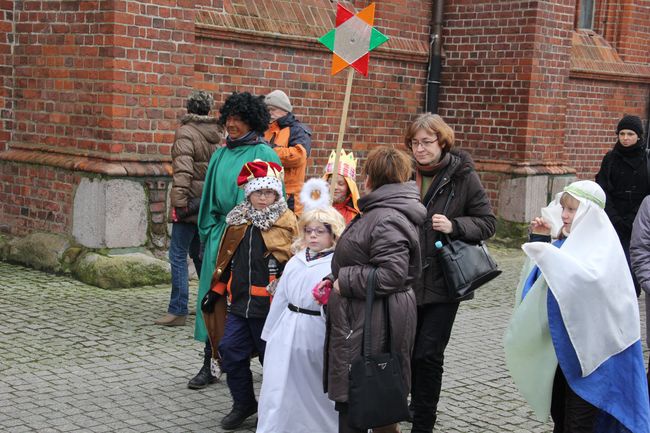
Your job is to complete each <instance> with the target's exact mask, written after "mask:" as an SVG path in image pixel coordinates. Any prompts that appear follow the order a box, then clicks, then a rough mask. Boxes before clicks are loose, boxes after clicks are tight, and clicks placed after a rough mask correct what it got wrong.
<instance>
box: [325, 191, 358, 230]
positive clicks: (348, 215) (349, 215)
mask: <svg viewBox="0 0 650 433" xmlns="http://www.w3.org/2000/svg"><path fill="white" fill-rule="evenodd" d="M351 201H352V199H351V198H350V197H348V199H347V200H345V201H344V202H341V203H334V204H333V205H332V207H333V208H334V209H336V210H337V211H339V213H340V214H341V215H343V219H344V220H345V225H348V224H350V221H352V220H353V219H354V217H355V216H357V215H359V214H360V213H361V212H359V211H358V210H356V209H355V208H353V207H352V206H350V205H351V204H352V203H351Z"/></svg>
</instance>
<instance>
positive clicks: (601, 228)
mask: <svg viewBox="0 0 650 433" xmlns="http://www.w3.org/2000/svg"><path fill="white" fill-rule="evenodd" d="M604 207H605V193H604V192H603V190H602V189H601V188H600V187H599V186H598V184H596V183H595V182H591V181H578V182H574V183H572V184H571V185H569V186H568V187H566V188H565V189H564V191H563V192H561V193H559V194H558V195H557V196H556V198H555V200H553V201H552V202H551V203H550V204H549V206H547V207H546V208H544V209H542V217H541V218H535V219H534V220H533V222H532V223H531V232H532V234H531V240H532V241H545V242H529V243H527V244H524V245H523V247H522V248H523V250H524V252H525V253H526V255H528V257H529V259H530V260H529V261H528V263H527V264H526V265H525V266H524V271H523V273H522V278H521V280H520V284H519V288H518V290H517V295H516V301H515V310H514V312H513V316H512V319H511V322H510V325H509V327H508V329H507V331H506V335H505V339H504V343H505V352H506V364H507V366H508V369H509V370H510V373H511V375H512V378H513V380H514V382H515V384H516V385H517V386H518V388H519V390H520V392H521V393H522V395H523V396H524V398H525V399H526V400H527V401H528V403H529V404H530V405H531V407H532V408H533V410H534V411H535V414H536V415H537V418H538V419H539V420H540V421H545V420H546V419H548V415H549V413H550V414H551V416H552V418H553V421H554V422H555V429H554V432H563V433H564V432H589V433H592V432H593V433H605V432H608V433H612V432H621V433H622V432H632V433H648V432H650V416H649V403H648V391H647V381H646V377H645V372H644V363H643V353H642V349H641V342H640V330H639V327H640V325H639V311H638V304H637V300H636V293H635V291H634V284H633V281H632V276H631V274H630V271H629V268H628V266H627V262H626V259H625V254H624V252H623V249H622V247H621V244H620V242H619V240H618V237H617V235H616V232H615V230H614V227H613V226H612V225H611V223H610V221H609V218H608V217H607V215H606V214H605V212H604ZM551 234H553V235H555V236H556V237H557V240H556V241H555V242H553V244H551V243H549V242H550V240H551V236H550V235H551Z"/></svg>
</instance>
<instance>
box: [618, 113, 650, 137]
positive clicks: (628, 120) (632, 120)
mask: <svg viewBox="0 0 650 433" xmlns="http://www.w3.org/2000/svg"><path fill="white" fill-rule="evenodd" d="M623 129H629V130H630V131H634V132H636V135H638V136H639V137H642V136H643V123H641V119H640V118H639V116H631V115H629V114H628V115H626V116H623V118H622V119H621V121H620V122H618V126H617V127H616V133H617V134H618V133H619V132H621V131H622V130H623Z"/></svg>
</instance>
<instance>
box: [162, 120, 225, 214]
mask: <svg viewBox="0 0 650 433" xmlns="http://www.w3.org/2000/svg"><path fill="white" fill-rule="evenodd" d="M217 120H218V119H217V118H216V117H213V116H200V115H198V114H187V115H186V116H184V117H183V118H182V119H181V126H180V128H178V130H177V131H176V136H175V138H174V145H173V146H172V168H173V171H174V174H173V180H172V189H171V192H170V202H171V203H170V204H171V206H172V207H175V208H185V207H193V208H194V209H193V215H190V216H188V217H186V218H182V219H181V221H182V222H189V223H196V221H197V213H198V211H199V209H198V206H199V203H200V200H201V193H202V192H203V182H204V180H205V173H206V171H207V170H208V163H209V162H210V158H211V157H212V154H213V153H214V151H215V150H216V149H217V145H218V144H219V143H220V141H221V138H222V137H221V133H222V130H221V127H220V126H219V125H218V124H217Z"/></svg>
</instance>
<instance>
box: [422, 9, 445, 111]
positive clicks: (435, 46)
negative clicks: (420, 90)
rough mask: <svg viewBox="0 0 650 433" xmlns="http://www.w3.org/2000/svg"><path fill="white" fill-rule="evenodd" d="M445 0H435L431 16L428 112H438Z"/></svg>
mask: <svg viewBox="0 0 650 433" xmlns="http://www.w3.org/2000/svg"><path fill="white" fill-rule="evenodd" d="M444 6H445V4H444V0H435V2H434V6H433V14H432V15H431V35H430V43H429V69H428V74H427V100H426V107H425V108H426V111H428V112H430V113H434V114H435V113H437V112H438V95H439V93H440V70H441V69H442V13H443V10H444Z"/></svg>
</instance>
